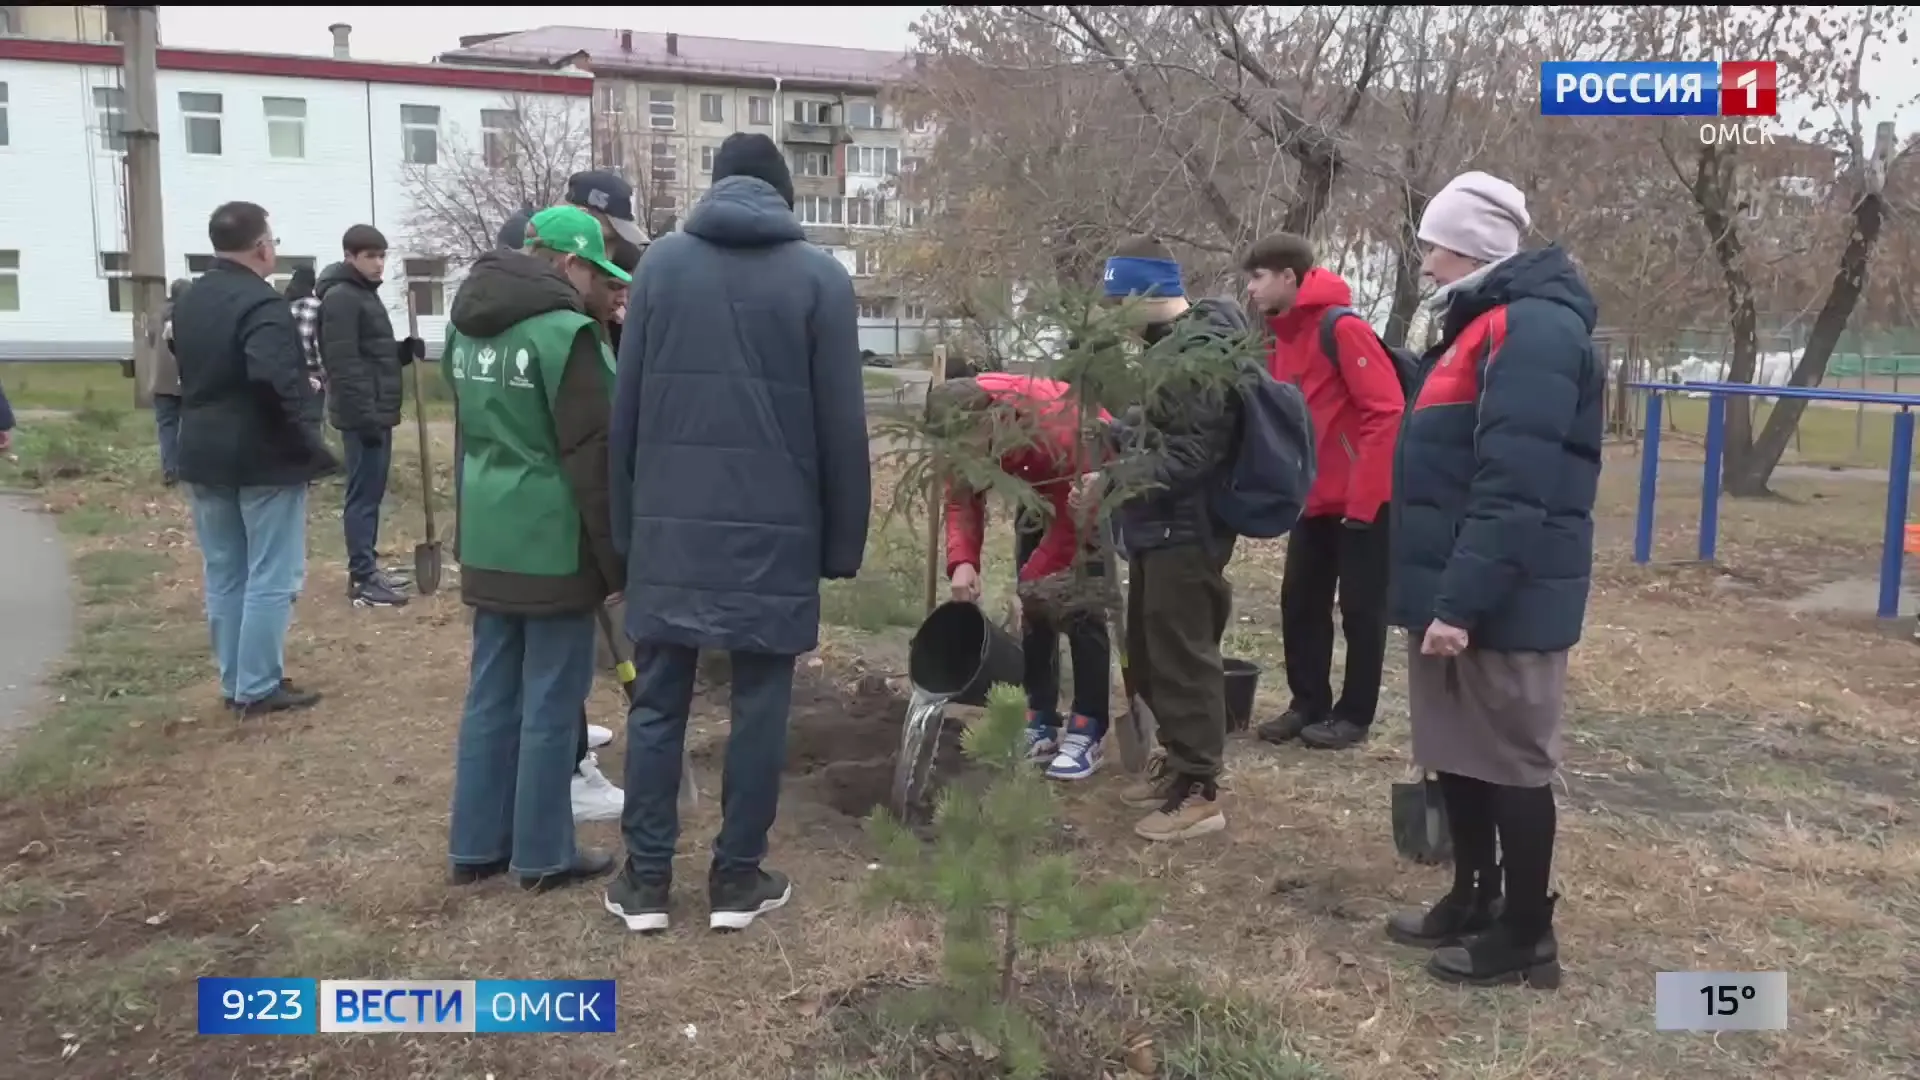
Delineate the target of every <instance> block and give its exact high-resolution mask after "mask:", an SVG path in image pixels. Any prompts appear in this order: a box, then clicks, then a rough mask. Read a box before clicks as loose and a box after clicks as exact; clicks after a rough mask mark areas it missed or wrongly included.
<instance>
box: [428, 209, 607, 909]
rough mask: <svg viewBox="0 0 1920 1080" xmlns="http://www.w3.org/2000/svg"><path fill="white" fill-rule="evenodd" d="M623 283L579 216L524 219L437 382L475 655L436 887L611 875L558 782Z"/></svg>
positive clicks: (589, 591) (567, 758) (473, 300)
mask: <svg viewBox="0 0 1920 1080" xmlns="http://www.w3.org/2000/svg"><path fill="white" fill-rule="evenodd" d="M630 280H631V277H630V275H629V274H628V273H627V272H626V271H624V270H622V269H620V267H619V266H617V265H615V264H614V263H613V261H612V260H611V259H609V258H608V256H607V248H606V241H605V239H604V238H603V236H602V235H601V229H600V223H599V222H598V221H596V220H594V218H593V216H592V215H591V214H588V213H587V212H586V211H585V210H582V209H580V208H578V207H573V206H555V207H551V208H549V209H546V210H542V211H541V212H540V213H538V214H535V215H534V216H533V219H532V221H531V223H530V224H529V226H528V236H527V244H526V247H525V249H524V250H522V251H491V252H488V253H486V254H485V255H482V256H480V258H478V259H476V260H475V261H474V264H473V268H472V270H471V271H469V273H468V275H467V279H466V281H465V282H464V283H463V284H462V285H461V286H460V292H459V294H458V295H457V296H455V298H454V302H453V311H452V316H451V318H450V320H449V321H450V328H449V331H448V334H447V342H446V346H445V348H443V349H442V350H441V361H440V362H441V367H442V371H443V374H444V375H445V376H446V379H447V384H448V385H449V386H451V387H452V388H453V391H454V395H455V399H456V410H455V415H456V417H457V419H456V421H455V423H456V425H457V427H458V430H459V438H460V452H459V455H458V457H459V461H458V463H457V469H458V473H457V477H458V485H457V491H458V495H457V501H458V520H457V527H456V530H455V536H454V556H455V558H456V559H458V560H459V563H460V592H461V598H462V599H463V600H465V601H466V603H467V605H468V606H470V607H472V608H473V609H474V613H473V658H472V665H471V669H470V672H469V676H468V685H467V703H466V710H465V712H464V713H463V714H462V716H461V719H460V735H459V740H458V751H457V758H458V759H457V762H456V765H455V770H454V782H453V815H452V823H451V825H450V836H449V842H448V856H449V860H450V862H451V864H452V866H451V870H450V871H449V880H450V881H451V882H452V883H453V884H456V885H464V884H469V883H472V882H476V881H480V880H482V879H485V878H489V877H492V876H494V875H496V874H500V873H503V872H506V871H508V870H511V871H512V872H513V873H515V874H516V875H518V876H519V878H520V883H521V885H523V886H524V887H526V888H528V889H533V890H540V891H544V890H547V889H552V888H556V887H559V886H562V885H567V884H571V883H573V882H577V881H581V880H585V879H588V878H592V877H597V876H599V875H601V874H604V873H606V872H607V871H608V870H609V869H611V868H612V865H613V862H612V859H611V858H610V857H609V856H608V855H606V854H605V853H603V852H598V851H592V850H587V849H579V848H576V847H575V845H574V835H573V813H572V809H571V806H570V801H569V785H570V781H571V778H572V775H573V771H574V762H575V739H576V735H575V727H576V724H577V723H578V720H579V715H580V703H581V702H582V701H584V700H586V697H587V694H588V692H589V691H590V690H591V688H592V685H593V669H594V634H595V620H594V610H595V608H597V607H599V606H600V605H602V604H608V603H613V602H616V601H617V600H618V599H619V594H618V590H619V588H620V585H621V583H622V582H623V581H624V580H625V574H626V572H625V563H624V561H623V560H622V559H621V558H620V557H619V555H618V554H617V553H616V551H615V548H614V545H613V531H612V522H611V518H610V515H609V500H608V491H607V471H608V453H607V423H608V416H609V411H610V409H611V404H612V387H613V352H612V350H611V349H610V348H609V345H608V341H607V334H606V328H605V324H606V321H607V319H608V318H609V317H611V316H612V314H613V313H614V311H616V310H617V309H618V308H619V306H620V305H621V304H623V303H624V302H625V299H626V286H627V283H628V282H629V281H630Z"/></svg>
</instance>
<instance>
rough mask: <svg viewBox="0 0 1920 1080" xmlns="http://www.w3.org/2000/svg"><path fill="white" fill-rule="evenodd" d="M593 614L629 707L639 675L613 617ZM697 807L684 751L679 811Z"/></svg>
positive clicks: (603, 612)
mask: <svg viewBox="0 0 1920 1080" xmlns="http://www.w3.org/2000/svg"><path fill="white" fill-rule="evenodd" d="M593 613H594V616H595V617H596V618H598V619H599V620H600V633H601V634H602V635H603V636H605V637H606V639H607V651H608V652H611V653H612V654H613V674H614V677H615V678H617V679H619V680H620V691H621V692H622V693H624V694H626V696H627V704H628V705H629V706H631V705H632V704H633V694H634V687H633V684H634V680H635V679H636V678H638V677H639V675H638V673H637V672H635V671H634V670H633V661H631V660H629V659H627V658H626V657H625V656H624V655H623V654H622V653H621V651H620V638H619V637H618V636H617V635H616V634H615V633H614V632H613V616H611V615H609V614H607V609H606V606H605V605H604V604H603V605H601V606H600V607H597V608H594V609H593ZM682 749H683V750H684V743H683V744H682ZM699 805H700V789H699V788H697V787H695V786H694V784H693V751H691V750H686V751H685V753H683V754H682V756H681V758H680V809H682V810H691V809H693V808H694V807H696V806H699Z"/></svg>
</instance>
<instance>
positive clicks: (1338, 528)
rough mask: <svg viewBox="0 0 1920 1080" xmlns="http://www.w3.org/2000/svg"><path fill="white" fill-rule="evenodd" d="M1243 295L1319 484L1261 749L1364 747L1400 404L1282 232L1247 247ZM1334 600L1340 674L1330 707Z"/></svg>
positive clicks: (1362, 335) (1283, 613)
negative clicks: (1275, 702)
mask: <svg viewBox="0 0 1920 1080" xmlns="http://www.w3.org/2000/svg"><path fill="white" fill-rule="evenodd" d="M1242 269H1244V270H1245V271H1246V274H1247V293H1248V295H1249V296H1250V297H1251V298H1252V300H1253V302H1254V305H1255V307H1257V308H1258V309H1259V310H1260V312H1261V313H1262V314H1263V315H1265V316H1266V318H1267V325H1268V326H1269V327H1270V328H1271V329H1272V330H1273V347H1272V352H1271V354H1270V356H1269V358H1268V370H1269V371H1270V372H1271V373H1272V374H1273V377H1274V378H1275V379H1278V380H1280V381H1282V382H1291V383H1294V384H1296V385H1298V386H1299V387H1300V390H1301V392H1302V393H1304V394H1305V395H1306V398H1307V407H1308V408H1309V409H1310V410H1311V411H1312V413H1313V428H1314V431H1315V433H1316V436H1315V438H1316V441H1317V443H1318V445H1317V446H1316V447H1315V450H1316V459H1317V460H1318V462H1319V466H1320V471H1319V475H1318V476H1317V477H1316V478H1315V480H1314V484H1313V490H1312V491H1311V492H1310V493H1309V494H1308V496H1307V507H1306V511H1305V513H1303V514H1302V515H1301V517H1300V523H1299V524H1298V525H1296V526H1294V529H1293V532H1292V534H1290V535H1289V536H1288V538H1287V562H1286V569H1285V572H1284V576H1283V577H1282V579H1281V584H1280V633H1281V639H1282V640H1281V645H1282V649H1283V651H1284V653H1285V655H1286V664H1287V687H1288V689H1289V690H1291V691H1292V694H1293V701H1292V704H1291V705H1289V706H1288V708H1287V711H1286V712H1285V713H1283V714H1281V716H1280V717H1279V719H1277V720H1271V721H1268V722H1267V723H1264V724H1261V725H1260V726H1259V728H1258V729H1257V733H1258V734H1259V736H1260V738H1262V739H1264V740H1266V741H1267V742H1272V743H1282V742H1286V741H1288V740H1289V739H1293V738H1298V739H1299V740H1300V741H1301V743H1302V744H1304V745H1306V746H1310V747H1313V748H1316V749H1322V750H1338V749H1344V748H1346V747H1350V746H1355V745H1357V744H1359V743H1361V742H1364V741H1365V740H1366V738H1367V734H1368V731H1369V729H1370V728H1371V726H1372V724H1373V717H1374V712H1375V710H1376V708H1377V707H1378V705H1379V702H1380V669H1381V666H1382V664H1384V663H1385V661H1386V651H1387V610H1386V609H1387V567H1388V546H1387V517H1386V510H1385V507H1386V504H1387V501H1388V498H1389V497H1390V495H1391V494H1392V486H1393V445H1394V440H1395V439H1396V438H1398V436H1399V432H1400V417H1401V414H1402V413H1403V412H1404V411H1405V410H1406V397H1405V393H1404V392H1403V391H1402V389H1401V386H1400V376H1399V373H1398V371H1397V369H1396V368H1395V366H1394V363H1393V360H1392V358H1391V357H1389V356H1388V355H1387V351H1386V349H1385V347H1384V346H1382V345H1381V343H1380V339H1379V338H1378V337H1377V336H1376V335H1375V334H1374V332H1373V327H1371V326H1369V325H1368V324H1367V321H1366V320H1365V319H1363V318H1361V317H1360V316H1358V315H1353V314H1348V315H1344V316H1339V317H1338V320H1337V321H1336V322H1334V324H1333V327H1332V335H1331V337H1332V340H1333V343H1334V346H1335V349H1334V351H1335V352H1336V353H1338V355H1336V356H1329V355H1327V353H1326V351H1325V350H1324V349H1323V347H1322V344H1321V342H1322V338H1323V332H1322V324H1323V323H1324V322H1325V321H1326V319H1327V318H1328V316H1329V313H1330V312H1332V311H1333V310H1334V309H1336V308H1345V307H1347V306H1348V305H1349V304H1351V303H1352V302H1353V293H1352V292H1351V290H1349V289H1348V288H1347V283H1346V282H1344V281H1342V280H1340V277H1339V275H1337V274H1335V273H1333V272H1332V271H1329V270H1326V269H1323V268H1320V267H1316V266H1314V264H1313V245H1312V244H1310V243H1309V242H1308V241H1307V240H1306V239H1304V238H1302V237H1299V236H1293V235H1289V234H1286V233H1281V234H1279V235H1276V236H1270V237H1268V238H1267V239H1265V240H1262V241H1260V242H1259V243H1257V244H1255V245H1254V246H1253V248H1252V250H1250V251H1248V252H1247V256H1246V259H1245V260H1244V261H1243V263H1242ZM1336 589H1337V591H1338V595H1339V603H1340V625H1341V630H1342V632H1343V633H1344V635H1345V637H1346V641H1347V665H1346V672H1345V674H1344V678H1343V681H1342V686H1341V691H1340V698H1339V700H1338V701H1335V700H1334V697H1333V680H1332V669H1333V606H1334V597H1335V592H1336Z"/></svg>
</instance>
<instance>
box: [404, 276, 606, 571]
mask: <svg viewBox="0 0 1920 1080" xmlns="http://www.w3.org/2000/svg"><path fill="white" fill-rule="evenodd" d="M582 327H593V328H594V329H595V331H596V333H595V338H596V339H597V340H598V341H599V343H600V361H601V365H602V367H603V368H604V369H605V374H606V378H607V384H608V387H609V389H611V387H612V383H613V352H612V350H610V349H609V348H608V347H607V342H606V339H605V338H604V337H603V336H601V335H600V334H599V333H598V327H595V325H594V322H593V320H592V319H590V318H588V317H587V316H585V315H582V314H580V313H578V312H574V311H551V312H548V313H547V314H545V315H536V316H534V317H533V318H531V319H527V320H524V321H522V322H520V323H517V324H515V325H514V326H513V328H512V329H510V330H508V331H507V332H506V333H504V334H501V335H499V336H497V337H491V338H469V337H466V336H464V335H461V334H459V333H456V332H455V331H454V330H453V328H452V327H448V329H447V343H446V347H445V348H444V349H443V350H442V351H441V356H440V369H441V374H442V375H444V376H445V377H446V380H447V385H448V386H451V387H453V392H454V397H455V399H456V400H457V401H458V402H459V409H460V413H459V416H460V441H461V458H460V461H459V463H458V468H459V469H460V485H461V488H460V514H459V519H458V521H457V523H456V526H455V527H456V528H457V529H458V530H459V532H458V536H457V543H458V544H459V548H458V551H459V557H460V563H461V565H463V566H473V567H478V568H479V569H482V570H497V571H503V572H506V573H512V574H528V575H532V576H535V577H565V576H567V575H570V574H573V573H576V572H578V571H579V569H580V511H579V507H578V506H577V505H576V504H575V503H574V499H573V487H572V485H571V484H569V483H568V482H567V477H566V473H565V472H564V471H563V470H562V469H561V467H560V448H559V446H558V444H557V443H556V441H555V437H554V431H553V406H554V398H555V397H556V396H557V395H558V394H559V393H560V378H561V375H562V373H563V372H565V371H566V366H567V354H568V353H569V352H570V351H571V350H572V348H573V339H574V338H575V336H576V335H578V334H579V332H580V330H581V328H582Z"/></svg>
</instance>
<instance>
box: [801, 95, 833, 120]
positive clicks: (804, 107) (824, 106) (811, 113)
mask: <svg viewBox="0 0 1920 1080" xmlns="http://www.w3.org/2000/svg"><path fill="white" fill-rule="evenodd" d="M793 122H794V123H796V124H831V123H833V102H831V101H809V100H807V99H806V98H795V99H794V102H793Z"/></svg>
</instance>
